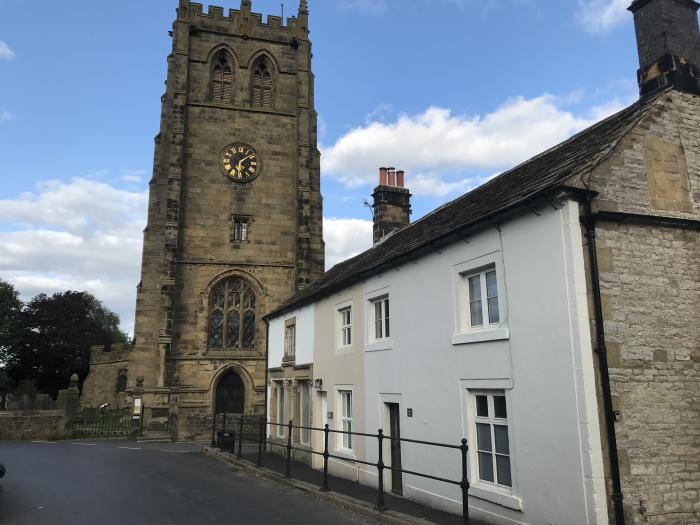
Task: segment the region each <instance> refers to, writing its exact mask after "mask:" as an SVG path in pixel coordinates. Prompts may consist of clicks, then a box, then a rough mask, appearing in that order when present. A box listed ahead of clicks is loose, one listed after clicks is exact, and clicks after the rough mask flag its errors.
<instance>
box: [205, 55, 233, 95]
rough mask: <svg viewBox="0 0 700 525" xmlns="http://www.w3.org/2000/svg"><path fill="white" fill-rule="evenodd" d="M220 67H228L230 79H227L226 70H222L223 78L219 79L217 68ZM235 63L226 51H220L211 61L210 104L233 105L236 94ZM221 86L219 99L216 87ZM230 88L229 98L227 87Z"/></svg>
mask: <svg viewBox="0 0 700 525" xmlns="http://www.w3.org/2000/svg"><path fill="white" fill-rule="evenodd" d="M219 66H226V67H228V79H227V77H226V70H225V69H223V68H222V73H221V78H217V76H216V75H217V68H218V67H219ZM235 69H236V68H235V62H234V61H233V58H232V57H231V56H230V54H229V53H227V52H226V51H223V50H222V51H219V52H218V53H216V54H215V55H214V57H213V59H212V61H211V67H210V72H209V102H212V103H214V104H226V105H230V104H233V97H234V92H235V89H234V88H235ZM217 85H218V86H219V90H220V91H219V93H218V95H219V96H218V97H217V96H216V86H217ZM227 86H228V91H229V92H228V96H226V87H227Z"/></svg>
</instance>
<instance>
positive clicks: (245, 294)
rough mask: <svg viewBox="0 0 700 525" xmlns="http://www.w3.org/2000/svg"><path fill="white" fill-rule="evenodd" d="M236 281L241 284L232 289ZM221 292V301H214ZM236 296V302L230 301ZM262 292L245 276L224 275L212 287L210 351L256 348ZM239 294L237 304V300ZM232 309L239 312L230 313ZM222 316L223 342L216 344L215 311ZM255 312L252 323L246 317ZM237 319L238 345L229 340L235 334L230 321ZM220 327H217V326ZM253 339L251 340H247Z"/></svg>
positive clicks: (208, 330)
mask: <svg viewBox="0 0 700 525" xmlns="http://www.w3.org/2000/svg"><path fill="white" fill-rule="evenodd" d="M235 282H238V283H239V284H238V288H237V289H235V288H233V289H232V286H233V285H234V283H235ZM219 293H221V301H222V302H221V304H215V301H216V300H217V297H219ZM232 296H233V298H234V302H233V304H232V303H231V297H232ZM259 296H260V294H259V293H258V291H257V290H256V288H255V287H254V286H253V285H252V284H251V283H250V282H249V281H248V280H247V279H245V278H244V277H240V276H238V275H231V276H228V277H224V278H222V279H220V280H219V281H217V282H216V284H215V285H213V286H212V287H211V289H210V290H209V293H208V298H207V303H206V304H207V309H208V310H207V335H206V337H207V351H208V352H217V353H223V352H228V353H233V352H251V351H255V349H256V346H257V344H258V340H257V339H258V337H257V336H258V320H259V315H258V306H259ZM236 297H237V298H238V301H239V302H238V305H236V303H235V299H236ZM233 312H237V315H236V316H235V317H231V314H232V313H233ZM215 314H217V315H220V317H221V323H220V324H221V345H220V346H219V345H217V344H215V342H214V341H213V339H214V335H213V330H212V323H213V318H214V315H215ZM250 316H252V319H253V321H252V325H250V326H249V324H248V323H247V321H246V319H248V318H249V317H250ZM234 318H235V319H237V323H238V324H237V325H236V328H235V330H236V331H237V332H236V333H237V338H238V342H237V344H236V345H235V346H233V345H230V344H229V340H230V336H231V335H232V328H231V321H232V320H233V319H234ZM217 331H218V329H217ZM248 342H250V344H246V343H248Z"/></svg>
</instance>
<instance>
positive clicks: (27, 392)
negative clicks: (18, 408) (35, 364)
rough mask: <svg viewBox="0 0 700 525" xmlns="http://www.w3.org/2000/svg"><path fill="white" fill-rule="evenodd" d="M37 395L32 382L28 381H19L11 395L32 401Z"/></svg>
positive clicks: (37, 391)
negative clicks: (25, 397) (26, 397)
mask: <svg viewBox="0 0 700 525" xmlns="http://www.w3.org/2000/svg"><path fill="white" fill-rule="evenodd" d="M38 393H39V390H38V389H37V387H36V385H35V384H34V381H30V380H29V379H25V380H23V381H20V382H19V384H18V385H17V387H16V388H15V389H14V392H13V394H14V395H15V396H17V397H23V396H29V397H30V398H32V399H34V398H35V397H36V396H37V394H38Z"/></svg>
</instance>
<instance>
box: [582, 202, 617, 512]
mask: <svg viewBox="0 0 700 525" xmlns="http://www.w3.org/2000/svg"><path fill="white" fill-rule="evenodd" d="M593 198H594V194H593V193H590V192H589V193H588V194H587V195H586V196H585V200H584V216H583V218H582V222H583V225H584V226H585V228H586V239H587V240H588V257H589V263H590V267H591V286H592V288H593V308H594V312H595V336H596V343H595V345H596V346H595V350H594V351H595V353H596V354H598V361H599V363H600V379H601V386H602V388H603V405H604V413H605V428H606V430H607V438H608V451H609V454H610V475H611V477H612V494H611V495H610V497H611V499H612V502H613V508H614V511H615V524H616V525H624V523H625V514H624V510H623V507H622V483H621V481H620V461H619V458H618V455H617V436H616V434H615V413H614V412H613V403H612V392H611V388H610V370H609V369H608V350H607V345H606V342H605V326H604V325H603V305H602V300H601V295H600V273H599V271H598V252H597V250H596V232H595V226H596V220H597V217H596V216H594V214H593V212H592V206H591V202H592V200H593Z"/></svg>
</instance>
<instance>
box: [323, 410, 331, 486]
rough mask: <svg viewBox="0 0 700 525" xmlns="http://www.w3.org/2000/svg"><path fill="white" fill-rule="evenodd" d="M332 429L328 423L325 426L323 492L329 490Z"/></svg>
mask: <svg viewBox="0 0 700 525" xmlns="http://www.w3.org/2000/svg"><path fill="white" fill-rule="evenodd" d="M329 433H330V429H329V428H328V423H326V426H325V427H323V485H322V486H321V490H322V491H323V492H328V490H329V488H328V456H329V453H328V434H329Z"/></svg>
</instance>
